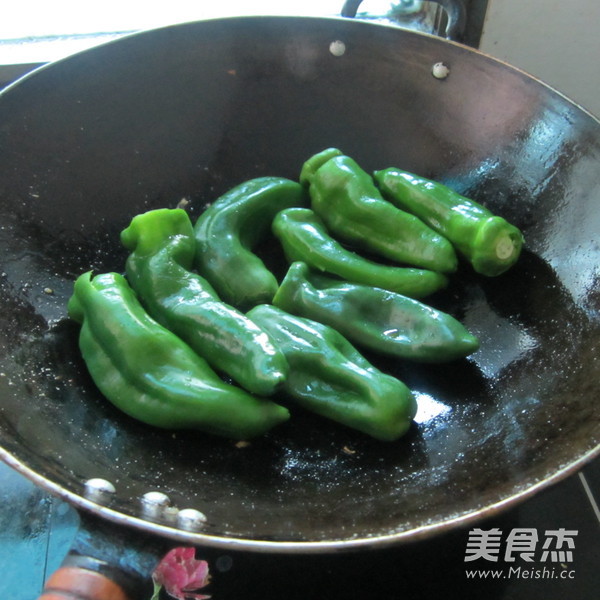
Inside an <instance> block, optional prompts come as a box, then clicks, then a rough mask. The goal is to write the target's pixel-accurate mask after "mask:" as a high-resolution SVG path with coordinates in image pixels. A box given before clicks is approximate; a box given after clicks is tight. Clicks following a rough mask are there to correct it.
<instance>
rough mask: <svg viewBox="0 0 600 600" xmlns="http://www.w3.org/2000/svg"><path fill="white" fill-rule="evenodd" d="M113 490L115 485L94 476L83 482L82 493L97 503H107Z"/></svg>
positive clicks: (113, 492)
mask: <svg viewBox="0 0 600 600" xmlns="http://www.w3.org/2000/svg"><path fill="white" fill-rule="evenodd" d="M115 492H116V490H115V486H114V485H113V484H112V483H111V482H110V481H107V480H106V479H100V478H99V477H94V478H92V479H88V480H87V481H86V482H85V484H84V490H83V495H84V496H85V497H86V498H87V499H88V500H91V501H92V502H96V503H97V504H108V503H109V502H110V500H111V499H112V497H113V495H114V494H115Z"/></svg>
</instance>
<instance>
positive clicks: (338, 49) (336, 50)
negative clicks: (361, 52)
mask: <svg viewBox="0 0 600 600" xmlns="http://www.w3.org/2000/svg"><path fill="white" fill-rule="evenodd" d="M329 52H331V54H333V56H343V55H344V54H345V53H346V44H344V42H342V41H341V40H335V41H334V42H331V44H329Z"/></svg>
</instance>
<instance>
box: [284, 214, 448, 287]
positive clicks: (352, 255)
mask: <svg viewBox="0 0 600 600" xmlns="http://www.w3.org/2000/svg"><path fill="white" fill-rule="evenodd" d="M273 233H275V235H276V236H277V238H278V239H279V241H280V242H281V245H282V247H283V251H284V254H285V256H286V258H287V260H288V261H289V262H295V261H302V262H305V263H306V264H307V265H308V266H309V267H311V268H312V269H315V270H319V271H323V272H325V273H330V274H332V275H337V276H338V277H341V278H342V279H346V280H348V281H352V282H354V283H364V284H366V285H372V286H375V287H381V288H384V289H386V290H390V291H392V292H398V293H399V294H404V295H405V296H410V297H411V298H423V297H424V296H428V295H430V294H432V293H433V292H436V291H437V290H440V289H441V288H443V287H445V286H446V285H447V284H448V278H447V277H446V276H445V275H444V274H442V273H438V272H437V271H430V270H428V269H416V268H411V267H396V266H390V265H384V264H380V263H377V262H374V261H372V260H369V259H367V258H365V257H363V256H361V255H360V254H357V253H356V252H353V251H351V250H348V249H347V248H345V247H344V246H343V245H342V244H341V243H340V242H338V241H337V240H336V239H335V238H333V237H332V236H331V235H329V232H328V231H327V228H326V227H325V224H324V223H323V221H322V219H320V218H319V217H318V216H317V215H316V214H315V212H314V211H312V210H311V209H310V208H288V209H286V210H283V211H281V212H280V213H279V214H278V215H277V216H276V217H275V219H274V220H273Z"/></svg>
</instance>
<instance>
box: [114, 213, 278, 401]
mask: <svg viewBox="0 0 600 600" xmlns="http://www.w3.org/2000/svg"><path fill="white" fill-rule="evenodd" d="M121 242H122V243H123V245H124V246H125V247H126V248H127V249H128V250H130V252H131V254H130V255H129V257H128V258H127V263H126V273H127V279H128V281H129V283H130V285H131V287H132V288H133V289H134V291H135V292H136V293H137V295H138V297H139V299H140V301H141V302H142V304H143V305H144V307H145V308H146V310H147V311H148V313H149V314H150V316H151V317H153V318H154V319H156V320H157V321H158V322H159V323H160V324H161V325H163V326H164V327H166V328H167V329H169V330H171V331H172V332H173V333H175V334H177V335H178V336H179V337H180V338H181V339H182V340H184V341H185V342H187V343H188V344H189V345H190V346H191V347H192V348H193V349H194V350H195V351H196V352H197V353H198V354H199V355H200V356H202V358H204V359H205V360H206V361H207V362H208V363H209V364H210V365H211V366H212V367H213V368H214V369H216V370H217V371H220V372H222V373H225V374H227V375H229V376H230V377H232V378H233V379H234V380H235V381H236V382H237V383H239V384H240V385H241V386H242V387H244V388H245V389H247V390H248V391H250V392H252V393H255V394H258V395H261V396H262V395H267V396H268V395H270V394H272V393H273V392H275V390H276V389H277V388H278V387H279V385H280V384H281V383H282V381H283V380H284V379H285V375H286V373H287V362H286V360H285V357H284V356H283V354H282V353H281V351H280V350H279V349H278V348H276V347H275V345H274V344H273V342H272V340H271V338H270V337H269V335H268V334H267V333H266V332H265V331H263V330H262V329H261V328H260V327H258V325H256V324H255V323H253V322H252V321H251V320H250V319H248V317H246V316H245V315H244V314H242V313H241V312H240V311H238V310H237V309H235V308H233V307H232V306H229V305H228V304H225V303H224V302H222V301H221V300H220V299H219V297H218V295H217V293H216V292H215V290H214V289H213V288H212V286H211V285H210V284H209V283H208V282H207V281H206V279H204V278H203V277H200V276H199V275H198V274H196V273H194V272H192V268H193V262H194V253H195V249H196V242H195V239H194V228H193V225H192V222H191V221H190V218H189V216H188V214H187V213H186V212H185V211H184V210H182V209H167V208H164V209H157V210H151V211H148V212H146V213H143V214H141V215H137V216H136V217H134V218H133V219H132V221H131V224H130V225H129V226H128V227H127V228H126V229H124V230H123V231H122V232H121Z"/></svg>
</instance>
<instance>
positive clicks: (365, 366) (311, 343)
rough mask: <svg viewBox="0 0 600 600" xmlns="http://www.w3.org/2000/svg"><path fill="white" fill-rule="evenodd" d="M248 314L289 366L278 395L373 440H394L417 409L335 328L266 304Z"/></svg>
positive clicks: (411, 397) (408, 393)
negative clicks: (277, 346) (279, 351)
mask: <svg viewBox="0 0 600 600" xmlns="http://www.w3.org/2000/svg"><path fill="white" fill-rule="evenodd" d="M248 316H249V317H250V318H251V319H253V320H254V321H256V322H257V323H259V324H260V325H261V326H262V327H264V328H265V329H267V330H268V331H269V333H270V334H271V335H272V336H273V337H274V338H275V339H276V341H277V343H278V344H279V346H280V347H281V348H282V350H283V352H284V354H285V356H286V358H287V360H288V362H289V364H290V375H289V377H288V379H287V380H286V382H285V384H284V387H283V391H284V392H285V393H286V395H287V397H288V398H290V399H291V400H292V401H294V402H296V403H297V404H299V405H300V406H302V407H304V408H305V409H307V410H309V411H312V412H314V413H317V414H319V415H321V416H323V417H325V418H328V419H331V420H333V421H336V422H338V423H341V424H343V425H346V426H348V427H351V428H353V429H356V430H358V431H361V432H363V433H366V434H367V435H370V436H371V437H374V438H376V439H378V440H382V441H393V440H396V439H398V438H399V437H401V436H402V435H404V434H405V433H406V432H407V431H408V429H409V427H410V424H411V421H412V419H413V417H414V416H415V413H416V410H417V404H416V401H415V398H414V395H413V394H412V392H411V391H410V390H409V389H408V388H407V387H406V385H404V383H402V382H401V381H400V380H398V379H396V378H394V377H391V376H390V375H386V374H384V373H382V372H381V371H379V370H378V369H376V368H375V367H374V366H373V365H371V364H370V363H369V362H368V361H367V360H366V359H365V358H364V357H363V356H362V355H361V354H360V353H359V352H358V351H357V350H356V349H355V348H354V346H352V344H351V343H350V342H348V340H346V339H345V338H344V337H343V336H342V335H341V334H340V333H338V332H337V331H336V330H335V329H332V328H331V327H328V326H326V325H323V324H321V323H317V322H316V321H311V320H309V319H304V318H301V317H296V316H293V315H291V314H289V313H287V312H285V311H283V310H281V309H279V308H276V307H274V306H270V305H266V304H265V305H261V306H257V307H255V308H253V309H252V310H251V311H250V312H249V313H248Z"/></svg>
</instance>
